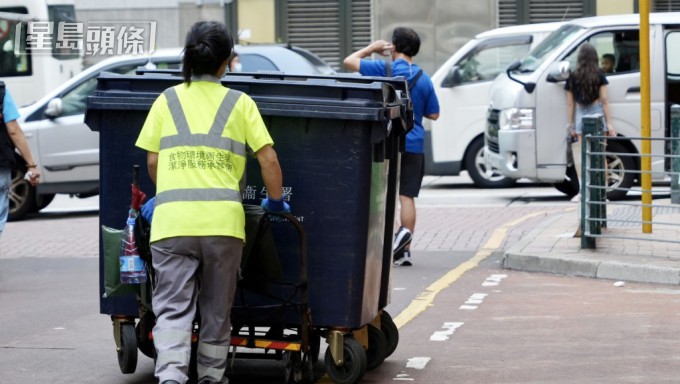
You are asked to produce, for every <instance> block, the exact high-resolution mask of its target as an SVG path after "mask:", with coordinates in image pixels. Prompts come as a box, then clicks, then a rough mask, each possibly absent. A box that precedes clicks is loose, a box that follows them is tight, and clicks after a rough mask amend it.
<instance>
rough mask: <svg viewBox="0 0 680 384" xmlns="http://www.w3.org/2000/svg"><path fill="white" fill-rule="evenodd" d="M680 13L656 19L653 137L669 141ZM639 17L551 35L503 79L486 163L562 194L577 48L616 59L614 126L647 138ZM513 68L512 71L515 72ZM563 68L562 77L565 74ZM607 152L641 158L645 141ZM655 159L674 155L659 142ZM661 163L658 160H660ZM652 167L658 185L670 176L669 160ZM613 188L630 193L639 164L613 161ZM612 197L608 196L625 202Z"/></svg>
mask: <svg viewBox="0 0 680 384" xmlns="http://www.w3.org/2000/svg"><path fill="white" fill-rule="evenodd" d="M678 20H680V13H659V14H651V15H650V17H649V21H650V65H651V67H650V69H651V70H650V73H651V116H652V119H651V120H652V121H651V136H652V137H653V138H664V137H668V135H669V126H670V117H669V116H670V113H669V112H670V109H669V108H670V105H671V104H672V103H680V29H679V27H678V25H679V24H678ZM639 23H640V18H639V15H616V16H599V17H589V18H582V19H577V20H574V21H572V22H569V23H568V24H565V25H563V26H562V27H560V29H558V30H557V31H555V32H554V33H553V34H551V35H550V36H548V37H547V38H546V39H545V40H543V42H541V44H539V46H538V47H536V48H535V49H534V50H533V51H532V52H531V53H530V54H529V55H528V56H527V57H526V58H524V59H523V60H522V61H521V62H518V63H516V65H513V66H511V68H508V71H507V72H506V73H503V74H501V75H500V76H498V77H497V78H496V80H495V81H494V83H493V85H492V87H491V94H490V105H489V113H488V123H487V129H486V135H485V138H486V147H485V160H486V162H487V164H489V166H492V167H494V168H496V169H498V172H500V173H501V174H503V175H505V176H506V177H512V178H520V177H526V178H529V179H532V180H535V181H541V182H552V183H556V186H557V187H558V189H559V190H561V191H562V192H565V193H567V194H573V193H574V191H573V190H572V189H571V188H569V187H568V186H565V183H564V182H565V171H566V164H567V147H566V146H567V143H566V139H565V137H566V126H567V123H568V117H567V97H566V92H565V91H564V80H565V79H566V77H567V76H565V71H564V70H565V69H566V68H571V69H574V68H575V65H576V56H577V51H578V48H579V46H580V45H581V44H583V43H584V42H589V43H590V44H592V45H593V46H594V47H595V48H596V49H597V51H598V55H599V56H600V57H602V55H603V54H608V53H610V54H613V55H614V56H615V58H616V62H615V71H614V73H609V74H607V80H608V81H609V85H608V86H607V95H608V99H609V105H610V109H611V114H612V120H613V121H612V124H613V126H614V128H615V129H616V132H617V134H618V135H619V136H622V137H640V66H639ZM511 69H512V70H511ZM560 69H561V70H560ZM608 152H614V153H619V154H625V153H631V154H638V153H640V142H639V140H629V141H611V142H610V143H609V144H608ZM652 153H653V154H664V153H667V150H666V148H665V145H664V142H663V141H661V140H656V141H652ZM656 159H658V158H656ZM656 159H654V161H653V162H652V171H653V172H654V174H653V178H655V179H660V178H663V177H665V170H666V169H667V164H665V161H664V160H659V161H656ZM608 165H609V171H610V176H609V180H610V187H615V188H624V189H625V188H629V187H631V186H632V185H633V183H634V182H635V181H636V178H637V177H636V174H634V173H624V172H622V171H623V170H639V169H640V161H639V157H633V156H625V155H616V156H609V160H608ZM625 194H626V191H625V190H611V189H610V190H609V192H608V197H609V198H610V199H617V198H621V197H623V196H625Z"/></svg>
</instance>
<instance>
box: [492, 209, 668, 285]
mask: <svg viewBox="0 0 680 384" xmlns="http://www.w3.org/2000/svg"><path fill="white" fill-rule="evenodd" d="M634 203H636V202H634V201H626V202H622V203H617V202H612V203H607V219H608V220H614V219H618V220H631V221H633V220H638V221H639V220H641V217H642V214H641V209H640V207H639V206H631V204H634ZM625 204H628V205H625ZM637 204H638V205H639V203H637ZM577 209H578V206H575V209H574V210H573V211H571V212H568V213H565V214H561V215H558V216H551V217H549V218H547V219H546V220H545V221H544V222H543V223H541V225H539V226H538V227H537V228H536V229H535V230H534V231H533V232H531V233H529V234H528V235H527V236H525V237H524V238H523V239H522V240H520V241H519V242H518V243H516V244H515V245H513V246H511V247H510V248H509V249H508V250H507V251H506V252H505V255H504V258H503V266H504V268H507V269H514V270H522V271H531V272H547V273H555V274H564V275H573V276H583V277H592V278H600V279H613V280H619V281H635V282H644V283H660V284H674V285H678V284H680V243H672V242H669V241H678V242H680V205H674V204H671V202H670V199H657V200H654V201H653V210H652V212H653V214H652V222H653V224H652V226H653V227H652V233H651V234H644V233H642V227H641V224H639V223H637V224H634V223H625V222H615V221H608V223H607V225H608V228H604V229H603V230H602V236H603V237H601V238H597V239H596V244H597V248H596V249H581V239H580V238H578V237H574V233H575V232H576V228H577V226H578V216H577ZM655 223H676V225H677V226H671V225H662V224H655ZM650 240H654V241H650Z"/></svg>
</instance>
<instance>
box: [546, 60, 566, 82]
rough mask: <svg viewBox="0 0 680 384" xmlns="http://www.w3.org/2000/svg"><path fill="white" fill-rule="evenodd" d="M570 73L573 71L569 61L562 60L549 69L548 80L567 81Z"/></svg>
mask: <svg viewBox="0 0 680 384" xmlns="http://www.w3.org/2000/svg"><path fill="white" fill-rule="evenodd" d="M569 73H571V71H570V69H569V62H568V61H566V60H565V61H560V62H558V63H554V64H553V65H552V66H551V67H550V70H549V71H548V77H547V80H548V82H550V83H557V82H560V81H565V80H567V79H568V78H569Z"/></svg>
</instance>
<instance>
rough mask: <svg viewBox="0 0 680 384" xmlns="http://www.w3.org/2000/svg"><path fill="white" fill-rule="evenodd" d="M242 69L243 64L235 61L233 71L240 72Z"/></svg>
mask: <svg viewBox="0 0 680 384" xmlns="http://www.w3.org/2000/svg"><path fill="white" fill-rule="evenodd" d="M242 70H243V64H241V63H236V64H235V65H234V72H241V71H242Z"/></svg>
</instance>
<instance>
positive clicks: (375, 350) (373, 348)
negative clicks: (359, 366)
mask: <svg viewBox="0 0 680 384" xmlns="http://www.w3.org/2000/svg"><path fill="white" fill-rule="evenodd" d="M387 346H388V344H387V338H386V337H385V334H384V333H383V332H382V331H381V330H380V329H379V328H377V327H375V326H373V325H370V324H369V325H368V348H367V349H366V369H367V370H369V371H372V370H374V369H376V368H378V367H379V366H380V364H382V363H383V361H385V357H387Z"/></svg>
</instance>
